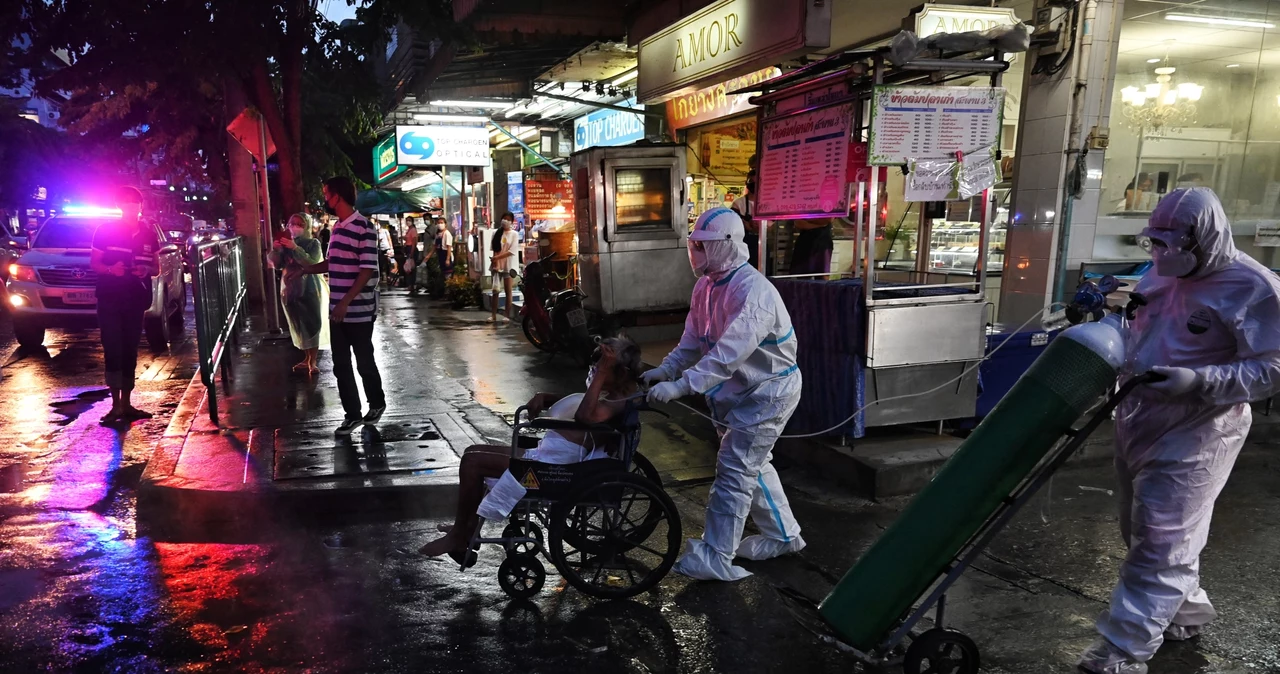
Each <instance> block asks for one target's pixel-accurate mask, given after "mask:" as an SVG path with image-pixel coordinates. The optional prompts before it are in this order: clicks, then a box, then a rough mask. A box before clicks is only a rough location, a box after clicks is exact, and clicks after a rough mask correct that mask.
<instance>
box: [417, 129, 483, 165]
mask: <svg viewBox="0 0 1280 674" xmlns="http://www.w3.org/2000/svg"><path fill="white" fill-rule="evenodd" d="M396 163H397V164H400V165H401V166H488V165H489V132H488V131H486V130H485V129H484V127H479V126H397V127H396Z"/></svg>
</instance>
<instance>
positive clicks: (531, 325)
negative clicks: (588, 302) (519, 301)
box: [520, 255, 596, 364]
mask: <svg viewBox="0 0 1280 674" xmlns="http://www.w3.org/2000/svg"><path fill="white" fill-rule="evenodd" d="M550 259H551V255H547V256H544V257H541V258H539V259H537V260H535V261H533V262H530V263H529V264H527V265H525V268H524V275H523V277H521V279H520V292H521V293H522V294H523V295H524V307H523V308H521V309H520V315H521V327H522V328H523V329H524V336H525V338H526V339H528V340H529V343H530V344H533V345H534V346H536V347H537V348H538V349H539V350H541V351H546V352H547V353H551V354H556V353H567V354H569V355H571V356H573V357H574V358H575V359H577V360H579V361H581V362H582V363H584V364H585V363H586V362H587V360H588V359H589V358H590V357H591V352H592V350H594V349H595V348H596V342H595V337H594V335H593V334H592V330H591V325H590V324H591V323H592V321H591V320H590V319H591V314H590V312H589V311H588V310H587V309H586V308H585V307H584V306H582V300H583V299H585V298H586V296H587V295H586V293H584V292H582V290H581V289H579V288H577V287H576V286H575V287H573V288H568V289H566V290H559V291H556V292H552V291H551V290H550V288H549V286H548V283H547V277H548V276H549V275H550V273H551V271H550V269H549V265H548V262H549V261H550Z"/></svg>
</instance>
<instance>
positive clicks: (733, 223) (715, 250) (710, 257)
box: [689, 208, 750, 276]
mask: <svg viewBox="0 0 1280 674" xmlns="http://www.w3.org/2000/svg"><path fill="white" fill-rule="evenodd" d="M745 234H746V230H745V229H744V228H743V226H742V216H740V215H738V214H737V213H735V212H734V211H732V210H730V209H728V208H712V209H710V210H708V211H706V212H705V213H703V214H702V215H700V216H698V221H697V222H696V223H694V225H693V231H692V232H690V233H689V264H690V266H692V267H693V273H694V274H696V275H698V276H701V275H702V274H709V275H711V276H716V275H718V274H723V273H725V272H728V271H731V270H733V269H737V268H738V267H740V266H742V265H743V264H744V263H745V262H746V261H747V259H748V258H749V257H750V256H749V254H748V251H747V244H745V243H743V241H742V239H743V238H744V236H745ZM698 246H701V247H702V250H698V249H697V248H698Z"/></svg>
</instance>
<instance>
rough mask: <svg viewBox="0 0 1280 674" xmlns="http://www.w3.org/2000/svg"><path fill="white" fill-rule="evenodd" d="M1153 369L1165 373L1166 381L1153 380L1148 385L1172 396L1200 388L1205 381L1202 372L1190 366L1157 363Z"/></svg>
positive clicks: (1155, 371) (1157, 372) (1158, 372)
mask: <svg viewBox="0 0 1280 674" xmlns="http://www.w3.org/2000/svg"><path fill="white" fill-rule="evenodd" d="M1151 371H1152V372H1154V373H1156V374H1162V375H1164V376H1165V379H1164V381H1157V382H1152V383H1150V384H1147V386H1149V387H1150V388H1151V389H1152V390H1155V391H1159V392H1161V393H1163V394H1165V395H1167V396H1170V397H1174V396H1180V395H1183V394H1185V393H1190V392H1192V391H1194V390H1196V389H1197V388H1199V387H1200V384H1201V383H1202V382H1203V378H1202V377H1201V376H1200V373H1198V372H1196V371H1195V370H1192V369H1190V368H1185V367H1166V366H1164V365H1156V366H1154V367H1152V368H1151Z"/></svg>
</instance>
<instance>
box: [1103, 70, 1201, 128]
mask: <svg viewBox="0 0 1280 674" xmlns="http://www.w3.org/2000/svg"><path fill="white" fill-rule="evenodd" d="M1166 63H1167V61H1166ZM1175 71H1176V68H1173V67H1172V66H1163V67H1160V68H1156V71H1155V72H1156V81H1155V82H1153V83H1151V84H1148V85H1146V86H1144V87H1142V88H1138V87H1125V88H1123V89H1121V90H1120V100H1121V101H1123V102H1124V116H1125V118H1126V119H1127V120H1129V123H1130V124H1131V125H1133V126H1134V127H1135V128H1138V129H1143V130H1149V131H1151V132H1153V133H1155V134H1160V133H1162V132H1163V131H1164V129H1165V128H1166V127H1169V128H1178V127H1182V126H1186V125H1187V124H1190V123H1191V122H1192V121H1193V120H1194V118H1195V116H1196V106H1195V102H1196V101H1198V100H1200V96H1201V95H1202V94H1203V93H1204V87H1202V86H1200V85H1199V84H1196V83H1194V82H1182V83H1179V84H1178V85H1177V86H1174V84H1173V73H1174V72H1175Z"/></svg>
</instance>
